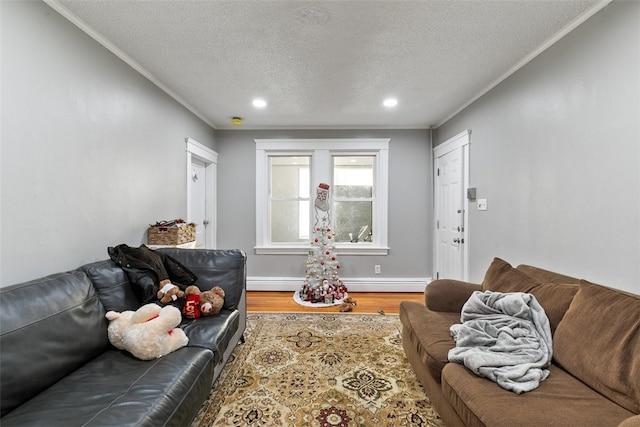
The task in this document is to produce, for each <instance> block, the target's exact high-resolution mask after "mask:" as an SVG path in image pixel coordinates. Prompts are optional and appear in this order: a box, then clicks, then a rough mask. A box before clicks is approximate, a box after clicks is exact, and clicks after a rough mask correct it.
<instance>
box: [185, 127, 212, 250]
mask: <svg viewBox="0 0 640 427" xmlns="http://www.w3.org/2000/svg"><path fill="white" fill-rule="evenodd" d="M185 143H186V152H187V171H186V172H187V173H186V182H187V222H188V221H190V220H191V183H192V182H193V180H192V179H191V178H192V177H191V164H192V162H193V159H197V160H199V161H201V162H203V163H204V165H205V192H206V194H207V197H206V198H205V203H206V205H205V210H206V212H207V216H210V217H211V220H210V221H209V224H208V225H207V227H206V229H205V239H206V245H205V249H215V248H216V247H217V241H216V238H217V227H218V224H217V223H218V217H217V211H216V208H217V191H216V184H217V179H218V178H217V172H218V153H216V152H215V151H213V150H212V149H211V148H209V147H207V146H205V145H203V144H201V143H199V142H198V141H196V140H195V139H193V138H185Z"/></svg>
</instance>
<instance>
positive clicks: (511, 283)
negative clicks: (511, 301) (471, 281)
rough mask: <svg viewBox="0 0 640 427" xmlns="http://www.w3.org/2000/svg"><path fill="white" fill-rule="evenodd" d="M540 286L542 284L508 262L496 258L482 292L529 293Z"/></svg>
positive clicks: (485, 278) (483, 282)
mask: <svg viewBox="0 0 640 427" xmlns="http://www.w3.org/2000/svg"><path fill="white" fill-rule="evenodd" d="M539 284H541V282H538V281H537V280H535V279H532V278H531V277H529V276H527V275H526V274H524V273H523V272H521V271H519V270H517V269H515V268H513V267H512V266H511V264H509V263H508V262H506V261H503V260H501V259H500V258H494V259H493V261H492V262H491V265H489V269H488V270H487V272H486V273H485V276H484V280H483V281H482V291H483V292H484V291H494V292H503V293H507V292H529V291H530V290H531V289H533V287H534V286H537V285H539Z"/></svg>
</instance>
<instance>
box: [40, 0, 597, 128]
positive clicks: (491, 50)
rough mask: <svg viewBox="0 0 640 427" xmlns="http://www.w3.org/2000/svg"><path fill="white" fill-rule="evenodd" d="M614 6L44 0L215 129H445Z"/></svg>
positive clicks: (583, 2)
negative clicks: (260, 104)
mask: <svg viewBox="0 0 640 427" xmlns="http://www.w3.org/2000/svg"><path fill="white" fill-rule="evenodd" d="M607 2H608V0H605V1H601V0H597V1H596V0H593V1H587V0H578V1H573V0H551V1H545V0H511V1H434V0H424V1H346V0H345V1H285V0H276V1H255V0H249V1H237V0H234V1H212V0H210V1H192V0H180V1H179V0H164V1H149V0H140V1H138V0H136V1H114V0H108V1H100V0H91V1H87V0H81V1H75V0H47V3H48V4H49V5H50V6H51V7H53V8H54V9H56V10H57V11H59V12H60V13H62V14H63V15H64V16H66V17H67V18H68V19H70V20H71V21H72V22H74V23H75V24H76V25H78V26H79V27H80V28H82V29H83V30H85V31H86V32H87V33H89V34H90V35H92V36H93V37H94V38H96V39H97V40H98V41H100V42H101V43H103V44H104V45H105V46H107V47H108V48H110V49H111V50H112V51H114V52H115V53H116V54H117V55H119V56H120V57H121V58H123V59H124V60H126V61H127V62H129V63H130V64H131V65H132V66H133V67H134V68H136V69H137V70H138V71H140V72H141V73H143V74H144V75H145V76H147V77H148V78H150V79H151V80H152V81H154V82H155V83H156V84H157V85H158V86H160V87H161V88H162V89H164V90H165V91H167V92H168V93H169V94H171V95H172V96H173V97H174V98H176V99H177V100H179V101H180V102H182V103H183V104H184V105H185V106H187V107H188V108H189V109H190V110H192V111H193V112H195V113H196V114H197V115H198V116H200V117H201V118H203V119H204V120H205V121H207V122H208V123H209V124H211V125H212V126H214V127H215V128H216V129H229V128H236V127H235V126H233V125H232V124H231V121H230V118H231V117H232V116H240V117H243V118H244V124H243V126H242V128H245V129H270V128H276V129H285V128H309V129H325V128H333V129H340V128H428V127H429V126H431V125H439V124H441V123H442V122H444V121H445V120H446V119H448V118H449V117H451V115H452V114H454V113H456V112H457V111H459V110H460V109H461V108H463V107H464V106H466V105H468V104H469V102H471V101H472V100H474V99H476V98H477V97H478V96H479V95H481V94H482V93H484V92H486V91H487V90H488V89H490V88H491V87H492V86H494V85H495V84H496V83H498V82H499V81H501V80H502V79H504V78H505V77H507V76H508V75H509V74H511V73H512V72H513V71H515V70H517V69H518V68H519V67H520V66H522V65H523V64H524V63H526V62H527V61H528V60H530V59H531V58H533V57H534V56H535V55H536V54H538V53H540V52H541V51H542V50H544V49H545V48H546V47H548V46H549V45H550V44H552V43H553V42H554V41H556V40H557V39H558V38H559V37H561V36H562V35H564V34H566V33H567V32H568V31H570V30H571V29H572V28H574V27H575V26H576V25H578V24H579V23H581V22H583V21H584V20H585V19H587V18H588V17H589V16H591V15H592V14H593V13H595V12H596V11H597V10H599V9H600V8H602V7H603V6H604V5H605V4H606V3H607ZM256 97H259V98H263V99H264V100H265V101H267V103H268V105H267V107H266V108H263V109H257V108H255V107H253V106H252V105H251V102H252V100H253V99H254V98H256ZM387 97H395V98H397V99H398V105H397V106H396V107H395V108H391V109H390V108H386V107H384V106H383V105H382V101H383V99H385V98H387Z"/></svg>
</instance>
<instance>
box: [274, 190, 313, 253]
mask: <svg viewBox="0 0 640 427" xmlns="http://www.w3.org/2000/svg"><path fill="white" fill-rule="evenodd" d="M303 215H304V217H306V218H309V202H298V201H281V200H272V201H271V241H272V242H273V243H287V242H301V241H306V240H308V239H309V223H308V220H307V221H306V223H305V222H304V221H302V220H301V219H302V216H303ZM303 227H304V228H303Z"/></svg>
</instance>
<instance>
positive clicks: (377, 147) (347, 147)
mask: <svg viewBox="0 0 640 427" xmlns="http://www.w3.org/2000/svg"><path fill="white" fill-rule="evenodd" d="M389 141H390V139H389V138H330V139H324V138H323V139H295V138H292V139H254V142H255V144H256V246H255V248H254V249H255V253H256V254H258V255H303V254H307V253H308V251H309V249H310V248H311V243H297V244H296V243H272V242H271V236H270V235H269V233H270V226H269V224H270V217H269V156H272V155H279V156H311V165H310V172H311V179H310V183H311V187H312V188H311V189H310V191H311V202H310V211H309V218H310V221H311V224H313V223H314V221H315V217H314V210H313V200H314V197H315V187H316V186H317V185H318V183H320V182H326V183H329V185H331V186H332V187H333V161H332V156H334V155H373V156H375V164H374V182H375V189H374V191H375V197H374V200H375V206H374V212H375V214H374V218H373V230H374V233H373V241H372V242H358V243H351V242H341V243H336V251H337V252H339V253H340V254H342V255H388V253H389V247H388V200H389V195H388V189H389ZM332 199H333V197H332ZM332 202H333V200H332Z"/></svg>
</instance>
